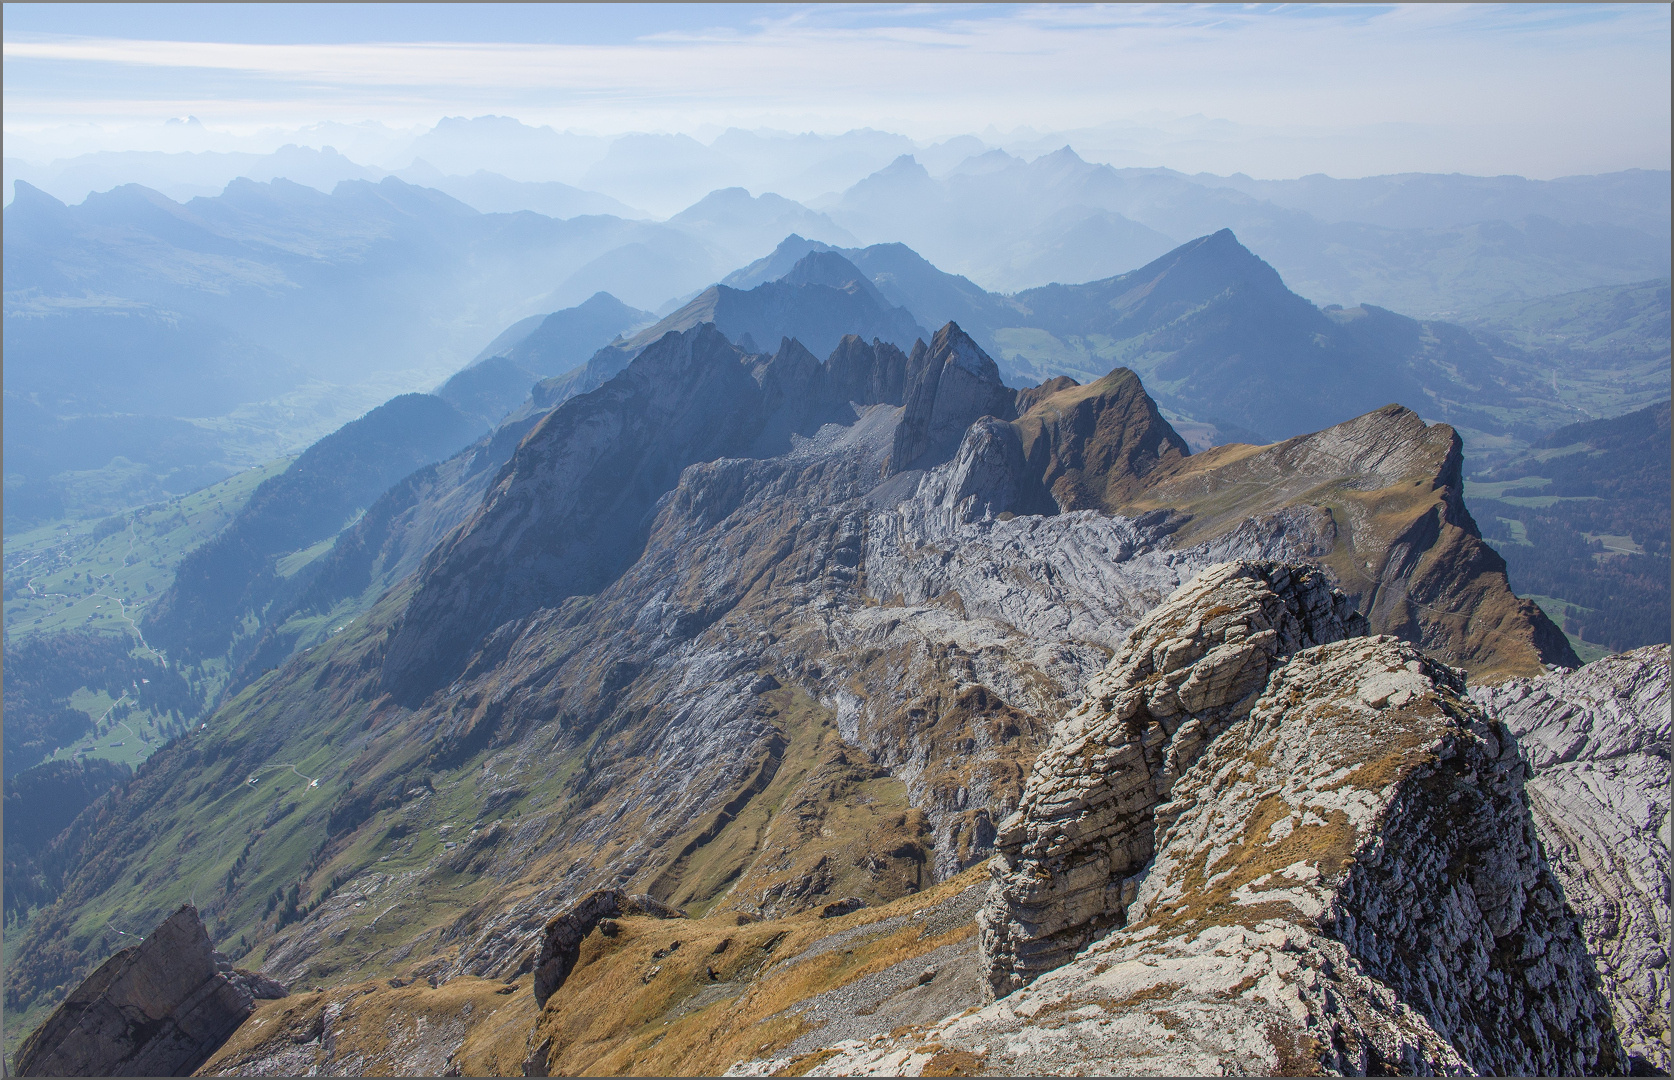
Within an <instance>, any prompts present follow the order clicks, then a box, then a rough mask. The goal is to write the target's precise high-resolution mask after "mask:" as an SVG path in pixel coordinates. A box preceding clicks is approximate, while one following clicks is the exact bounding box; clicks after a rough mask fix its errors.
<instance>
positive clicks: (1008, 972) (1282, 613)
mask: <svg viewBox="0 0 1674 1080" xmlns="http://www.w3.org/2000/svg"><path fill="white" fill-rule="evenodd" d="M1365 631H1366V623H1365V620H1364V619H1363V618H1361V617H1360V616H1359V615H1358V614H1357V613H1356V612H1355V611H1354V610H1353V608H1351V607H1350V606H1349V604H1348V602H1347V600H1346V598H1345V597H1344V596H1343V595H1342V593H1341V592H1338V591H1337V590H1334V589H1333V588H1331V586H1330V585H1329V583H1328V582H1327V581H1326V580H1325V577H1324V575H1322V574H1321V573H1320V572H1319V571H1317V570H1315V569H1313V568H1311V567H1302V566H1289V565H1286V564H1282V563H1257V562H1233V563H1225V564H1222V565H1219V566H1215V567H1212V568H1210V569H1208V570H1205V571H1204V572H1203V573H1201V574H1199V575H1198V576H1197V577H1195V578H1193V579H1192V580H1191V581H1190V582H1188V583H1187V584H1186V585H1185V586H1183V587H1182V588H1181V589H1180V591H1179V592H1177V593H1176V594H1175V595H1174V596H1173V597H1172V598H1171V599H1170V600H1169V602H1168V603H1166V604H1164V605H1163V606H1162V607H1160V608H1158V609H1156V610H1155V611H1153V612H1152V613H1151V614H1150V615H1147V616H1146V617H1145V618H1144V619H1143V620H1142V621H1141V622H1140V623H1139V625H1138V626H1136V627H1134V629H1133V631H1132V632H1131V633H1130V634H1129V635H1128V639H1127V641H1126V642H1125V644H1124V646H1123V649H1122V651H1121V652H1119V653H1118V654H1117V657H1116V658H1115V659H1114V660H1112V661H1111V663H1110V665H1109V666H1108V667H1106V668H1105V670H1104V671H1103V672H1101V673H1100V674H1098V675H1097V676H1095V677H1094V678H1093V679H1092V681H1091V682H1090V683H1088V686H1087V691H1086V694H1085V696H1084V697H1083V699H1082V702H1081V704H1080V706H1078V707H1077V708H1076V709H1075V710H1074V711H1073V712H1071V713H1070V714H1069V716H1068V717H1067V718H1066V719H1065V720H1063V721H1062V722H1060V723H1059V724H1058V726H1057V727H1056V729H1055V730H1054V732H1053V739H1052V743H1051V745H1050V746H1048V747H1047V749H1046V750H1045V751H1044V752H1043V753H1042V754H1041V756H1040V757H1039V758H1038V759H1036V761H1035V765H1034V769H1033V771H1032V773H1031V775H1030V777H1029V783H1028V787H1027V788H1026V789H1025V791H1024V795H1023V800H1022V803H1021V805H1020V806H1019V807H1018V809H1017V811H1016V813H1014V814H1013V815H1012V816H1011V817H1010V818H1008V819H1007V820H1006V821H1005V822H1004V823H1003V824H1002V825H1001V826H1000V830H999V835H998V836H997V838H996V840H995V846H996V848H997V849H998V855H997V857H996V859H995V861H994V884H993V887H992V889H991V890H990V893H989V897H988V901H987V903H986V904H984V906H983V908H982V912H981V914H980V915H979V922H980V923H981V926H982V948H983V956H984V960H985V962H986V964H987V968H988V970H987V975H988V981H989V985H990V987H991V988H992V989H993V991H994V993H995V994H999V995H1003V994H1006V993H1010V992H1011V991H1012V990H1015V989H1017V988H1018V987H1020V986H1022V985H1024V984H1026V983H1027V982H1029V981H1030V980H1031V979H1033V978H1034V977H1035V976H1037V975H1039V974H1040V973H1041V972H1043V971H1048V970H1051V969H1052V968H1055V967H1058V966H1059V965H1061V964H1063V963H1065V962H1066V961H1068V960H1069V959H1070V958H1071V957H1073V956H1074V955H1075V954H1076V953H1077V952H1079V951H1080V950H1081V949H1082V948H1083V947H1084V946H1086V944H1087V943H1088V942H1089V941H1091V940H1092V939H1093V938H1094V937H1096V936H1097V935H1098V934H1099V933H1100V932H1102V931H1104V930H1106V929H1108V928H1110V927H1111V926H1115V925H1120V923H1121V921H1122V917H1123V915H1122V913H1123V910H1124V909H1125V908H1126V906H1127V903H1128V901H1130V900H1132V899H1133V890H1134V889H1135V888H1136V887H1137V882H1136V881H1135V882H1130V881H1129V880H1128V879H1129V878H1130V877H1132V876H1133V875H1135V874H1136V872H1137V871H1139V870H1140V868H1141V867H1143V866H1144V865H1145V863H1146V861H1147V860H1149V859H1150V858H1151V856H1152V853H1153V852H1154V851H1155V846H1156V836H1157V834H1158V833H1160V832H1161V831H1162V830H1164V829H1166V828H1167V825H1168V822H1169V821H1171V820H1172V818H1171V817H1170V814H1171V812H1177V810H1176V809H1174V807H1173V804H1171V803H1170V802H1169V799H1170V791H1171V789H1172V787H1173V785H1174V782H1175V781H1176V780H1177V779H1178V778H1179V777H1180V776H1181V774H1182V773H1184V772H1185V771H1186V770H1187V769H1188V768H1190V767H1191V764H1192V763H1193V762H1194V761H1196V760H1197V757H1198V755H1199V753H1201V752H1202V750H1203V747H1204V746H1205V745H1207V744H1208V742H1209V741H1210V740H1211V739H1213V738H1214V737H1215V736H1216V735H1219V734H1220V733H1221V732H1222V731H1224V730H1226V728H1227V727H1228V726H1230V725H1231V724H1232V723H1234V722H1235V721H1237V720H1238V719H1240V718H1241V717H1242V716H1244V715H1245V714H1246V713H1247V712H1248V711H1249V708H1250V706H1251V705H1252V704H1253V703H1254V701H1255V698H1256V695H1257V694H1258V693H1259V692H1260V691H1261V689H1262V687H1263V686H1265V685H1266V682H1267V675H1268V671H1269V669H1270V667H1271V666H1273V664H1274V663H1275V662H1276V661H1277V660H1278V659H1279V658H1281V657H1284V656H1288V655H1289V654H1291V653H1293V652H1295V651H1297V650H1298V649H1301V648H1305V647H1308V646H1311V645H1316V644H1320V643H1323V642H1328V641H1336V640H1339V639H1341V638H1344V637H1351V636H1356V635H1360V634H1364V633H1365Z"/></svg>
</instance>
